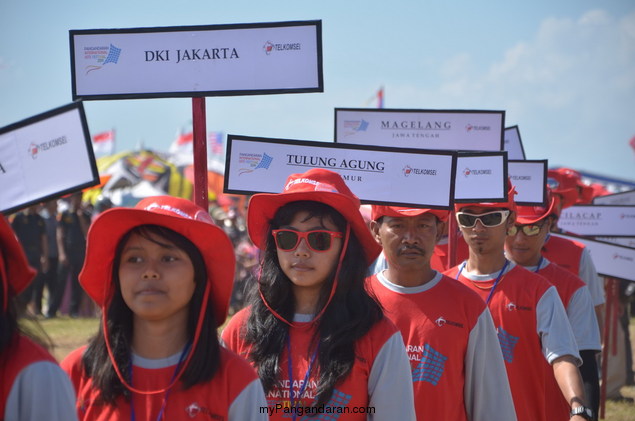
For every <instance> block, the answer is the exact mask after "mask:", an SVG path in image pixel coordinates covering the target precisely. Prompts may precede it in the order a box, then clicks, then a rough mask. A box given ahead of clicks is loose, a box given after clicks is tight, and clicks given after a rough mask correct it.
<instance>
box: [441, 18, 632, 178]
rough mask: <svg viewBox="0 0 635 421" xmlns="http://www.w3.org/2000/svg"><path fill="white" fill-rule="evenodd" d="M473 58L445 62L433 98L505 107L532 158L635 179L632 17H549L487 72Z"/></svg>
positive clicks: (479, 105) (454, 58)
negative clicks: (476, 67)
mask: <svg viewBox="0 0 635 421" xmlns="http://www.w3.org/2000/svg"><path fill="white" fill-rule="evenodd" d="M475 59H476V57H475V56H468V55H466V54H461V55H457V56H455V57H453V58H451V59H450V60H448V61H447V62H446V64H445V65H444V66H441V67H440V73H441V79H442V84H441V85H440V86H439V87H438V88H437V90H436V93H435V94H433V95H434V96H438V97H442V98H444V101H446V102H447V103H454V104H456V103H459V104H461V103H463V102H465V100H466V98H469V102H470V104H471V106H473V107H475V108H493V109H505V110H507V123H508V125H512V124H518V125H519V128H520V131H521V136H522V138H523V141H524V142H525V143H526V144H525V150H526V151H527V153H528V155H529V156H528V157H529V158H535V159H538V158H549V159H550V165H556V164H558V165H563V164H568V165H569V166H573V167H575V166H577V167H579V168H581V169H587V170H589V171H595V172H600V173H612V174H614V175H618V174H616V172H619V171H620V170H619V168H620V166H621V168H627V169H628V171H627V172H626V173H624V171H622V173H621V174H619V175H621V176H622V177H627V178H635V170H634V169H635V165H634V164H635V159H634V157H633V154H632V151H631V150H630V148H629V146H628V139H630V137H631V136H632V135H633V134H635V114H633V110H635V13H631V14H628V15H626V16H622V17H615V16H612V15H610V14H609V13H607V12H605V11H603V10H591V11H589V12H587V13H585V14H583V15H582V16H580V17H579V18H578V19H570V18H553V17H551V18H546V19H544V20H543V22H542V23H541V24H540V26H539V27H538V28H537V30H536V33H535V35H534V36H533V37H532V38H531V39H527V40H522V41H520V42H518V43H517V44H515V45H514V46H512V47H511V48H509V49H508V50H507V51H504V52H502V53H501V55H500V59H499V60H497V61H495V62H493V63H492V64H491V65H490V66H489V67H488V68H487V69H486V70H484V71H481V72H480V73H479V72H475V71H474V67H473V66H468V65H466V64H469V63H470V62H471V61H472V60H475ZM462 69H465V70H462ZM453 108H456V107H453ZM594 150H597V151H598V152H597V153H594V152H593V151H594ZM541 154H542V155H541Z"/></svg>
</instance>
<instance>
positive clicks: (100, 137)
mask: <svg viewBox="0 0 635 421" xmlns="http://www.w3.org/2000/svg"><path fill="white" fill-rule="evenodd" d="M92 140H93V151H94V152H95V156H106V155H112V153H113V152H114V150H115V130H114V129H113V130H108V131H107V132H102V133H98V134H96V135H94V136H93V139H92Z"/></svg>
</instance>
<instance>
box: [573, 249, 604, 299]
mask: <svg viewBox="0 0 635 421" xmlns="http://www.w3.org/2000/svg"><path fill="white" fill-rule="evenodd" d="M578 276H579V277H580V278H582V280H583V281H584V282H585V283H586V285H587V287H588V288H589V293H590V294H591V299H592V300H593V306H594V307H597V306H599V305H602V304H604V303H605V302H606V298H605V296H604V282H603V281H602V278H601V277H600V276H599V275H598V271H597V269H596V268H595V264H594V263H593V259H591V254H590V252H589V249H587V248H585V249H583V250H582V256H581V257H580V270H579V273H578Z"/></svg>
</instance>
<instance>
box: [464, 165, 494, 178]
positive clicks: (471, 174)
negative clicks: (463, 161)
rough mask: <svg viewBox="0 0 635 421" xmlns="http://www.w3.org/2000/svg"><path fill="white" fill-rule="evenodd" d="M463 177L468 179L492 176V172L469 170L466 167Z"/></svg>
mask: <svg viewBox="0 0 635 421" xmlns="http://www.w3.org/2000/svg"><path fill="white" fill-rule="evenodd" d="M463 175H464V176H465V177H466V178H467V177H469V176H474V175H492V170H474V169H469V168H467V167H466V168H465V169H464V170H463Z"/></svg>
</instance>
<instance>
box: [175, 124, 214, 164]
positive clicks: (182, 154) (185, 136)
mask: <svg viewBox="0 0 635 421" xmlns="http://www.w3.org/2000/svg"><path fill="white" fill-rule="evenodd" d="M168 152H169V153H170V157H171V158H170V160H171V161H172V162H174V163H175V164H176V165H177V166H184V165H192V164H193V163H194V133H193V132H192V131H187V130H182V131H180V132H179V133H178V134H177V136H176V139H174V141H173V142H172V145H170V149H169V150H168ZM211 161H218V162H220V163H224V162H225V145H224V142H223V133H222V132H209V133H207V162H208V167H209V166H210V162H211Z"/></svg>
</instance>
